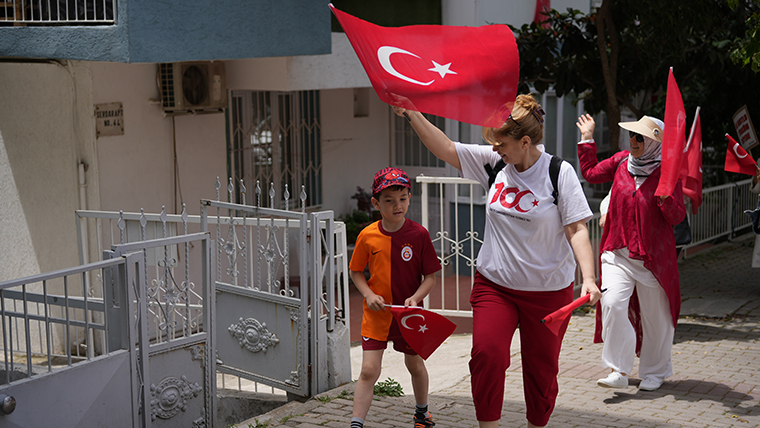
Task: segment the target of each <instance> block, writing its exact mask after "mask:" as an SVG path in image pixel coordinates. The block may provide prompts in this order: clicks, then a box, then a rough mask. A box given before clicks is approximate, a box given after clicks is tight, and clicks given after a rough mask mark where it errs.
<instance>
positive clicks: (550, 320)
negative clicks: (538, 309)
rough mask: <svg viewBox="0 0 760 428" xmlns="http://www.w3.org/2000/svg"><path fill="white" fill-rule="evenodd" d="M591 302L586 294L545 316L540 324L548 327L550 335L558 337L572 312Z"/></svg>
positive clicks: (589, 295)
mask: <svg viewBox="0 0 760 428" xmlns="http://www.w3.org/2000/svg"><path fill="white" fill-rule="evenodd" d="M589 300H591V294H586V295H585V296H583V297H579V298H577V299H575V300H573V301H572V302H570V303H568V304H567V305H565V306H563V307H561V308H559V309H557V310H556V311H554V312H552V313H550V314H549V315H547V316H545V317H544V319H542V320H541V322H542V323H543V324H544V325H546V326H547V327H549V330H551V331H552V333H554V334H557V335H559V329H560V327H562V324H563V323H564V321H565V320H566V319H567V318H568V317H569V316H570V315H571V314H572V313H573V310H575V309H578V308H580V307H581V306H583V305H584V304H586V303H588V302H589Z"/></svg>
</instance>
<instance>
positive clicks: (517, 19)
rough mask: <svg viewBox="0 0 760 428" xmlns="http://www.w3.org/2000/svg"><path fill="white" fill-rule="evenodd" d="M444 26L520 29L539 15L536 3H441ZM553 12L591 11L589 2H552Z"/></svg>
mask: <svg viewBox="0 0 760 428" xmlns="http://www.w3.org/2000/svg"><path fill="white" fill-rule="evenodd" d="M441 5H442V9H443V23H444V24H446V25H469V26H478V25H487V24H510V25H513V26H515V27H518V28H519V27H521V26H522V25H523V24H525V23H529V22H531V21H533V15H534V14H535V12H536V1H535V0H523V1H503V0H501V1H500V0H491V1H483V0H442V1H441ZM551 7H552V9H556V10H558V11H559V12H566V11H567V8H573V9H578V10H580V11H581V12H584V13H588V12H589V11H590V10H591V2H590V1H589V0H551Z"/></svg>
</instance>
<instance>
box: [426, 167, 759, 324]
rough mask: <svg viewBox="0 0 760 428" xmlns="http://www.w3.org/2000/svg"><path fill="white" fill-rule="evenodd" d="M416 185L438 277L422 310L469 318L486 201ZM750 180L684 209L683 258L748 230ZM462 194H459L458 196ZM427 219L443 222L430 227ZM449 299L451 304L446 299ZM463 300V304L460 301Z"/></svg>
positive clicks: (596, 229) (593, 225)
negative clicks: (687, 237) (687, 234)
mask: <svg viewBox="0 0 760 428" xmlns="http://www.w3.org/2000/svg"><path fill="white" fill-rule="evenodd" d="M416 181H417V182H418V183H420V184H421V185H422V197H421V203H422V208H421V210H422V225H423V226H424V227H425V228H427V229H428V231H429V232H430V235H431V238H432V240H433V244H434V246H435V248H436V250H437V252H438V256H439V259H440V263H441V268H442V269H441V271H440V272H439V273H438V285H439V286H440V290H439V291H435V290H434V292H433V293H431V296H433V297H431V296H428V297H427V298H426V299H425V307H428V308H433V309H435V310H436V311H439V312H441V313H442V314H444V315H450V316H472V312H471V311H470V310H469V307H465V306H467V305H466V303H464V304H463V303H462V302H466V301H467V298H469V292H470V290H471V289H472V283H473V277H474V274H475V269H476V266H477V252H478V250H479V249H480V246H481V245H482V243H483V230H484V228H485V198H484V197H482V196H476V197H475V198H473V197H472V196H470V197H463V196H461V195H479V193H478V192H473V191H472V189H473V186H480V184H479V183H478V182H477V181H473V180H468V179H464V178H458V177H430V176H424V175H421V176H418V177H417V178H416ZM751 182H752V180H751V179H747V180H742V181H738V182H736V183H732V184H725V185H722V186H716V187H711V188H708V189H704V190H703V192H702V195H703V196H702V198H703V202H702V205H701V206H700V207H699V210H698V212H697V214H692V213H691V211H690V210H689V209H688V207H687V211H688V216H689V223H690V225H691V235H692V242H691V243H690V244H688V245H685V246H684V247H683V249H684V257H686V256H688V253H689V252H688V250H689V249H691V248H694V247H698V246H701V245H704V244H707V243H710V242H713V241H715V240H718V239H722V238H727V239H732V238H733V237H734V236H735V235H736V234H737V233H738V232H741V231H742V230H745V229H748V228H749V227H750V226H751V220H750V218H749V216H747V215H745V214H744V211H745V210H751V209H754V208H755V207H756V206H757V203H758V199H757V198H758V197H757V195H755V194H753V193H751V192H750V191H749V189H750V186H751ZM432 189H435V191H436V194H437V195H446V194H447V195H456V196H452V197H451V198H449V200H450V201H451V202H449V203H448V205H449V206H445V205H444V204H442V203H441V202H440V201H445V200H447V198H445V197H435V198H432V197H430V196H429V195H430V194H431V190H432ZM462 190H464V191H462ZM432 217H438V218H441V219H442V221H440V222H436V223H435V224H431V222H430V221H429V219H430V218H432ZM599 217H600V215H599V213H596V214H595V215H594V216H593V218H592V219H591V220H590V221H589V222H588V223H587V227H588V231H589V238H590V240H591V246H592V249H593V251H594V254H599V250H600V245H601V239H602V228H601V227H600V226H599ZM594 267H595V273H596V277H597V278H599V260H598V257H594ZM580 279H581V275H580V269H576V274H575V284H576V287H580V285H579V284H580ZM452 293H453V294H454V296H453V298H452V296H450V295H447V294H452ZM462 296H466V297H467V298H464V299H463V298H462Z"/></svg>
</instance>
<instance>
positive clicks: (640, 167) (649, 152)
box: [628, 117, 665, 177]
mask: <svg viewBox="0 0 760 428" xmlns="http://www.w3.org/2000/svg"><path fill="white" fill-rule="evenodd" d="M650 119H652V120H653V121H654V122H655V123H657V126H659V127H660V129H663V130H664V129H665V124H664V123H663V122H662V121H661V120H660V119H656V118H654V117H651V118H650ZM661 154H662V143H661V142H659V141H655V140H653V139H651V138H649V137H644V153H642V154H641V156H639V157H637V158H635V157H633V155H631V154H629V155H628V172H629V173H631V175H633V176H634V177H649V174H651V173H652V172H653V171H654V170H655V169H657V168H658V167H659V166H660V158H661Z"/></svg>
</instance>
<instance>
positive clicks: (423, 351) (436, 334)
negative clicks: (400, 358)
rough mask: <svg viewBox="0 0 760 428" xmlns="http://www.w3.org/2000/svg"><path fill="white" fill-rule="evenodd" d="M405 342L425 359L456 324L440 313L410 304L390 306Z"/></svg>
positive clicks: (452, 330)
mask: <svg viewBox="0 0 760 428" xmlns="http://www.w3.org/2000/svg"><path fill="white" fill-rule="evenodd" d="M390 308H391V313H393V317H394V318H395V319H396V322H397V323H398V327H399V330H401V335H402V336H404V340H406V343H407V344H408V345H409V346H410V347H411V348H412V349H413V350H414V352H416V353H418V354H419V355H420V357H422V358H423V359H425V360H427V359H428V357H429V356H430V355H432V354H433V351H435V350H436V349H438V347H439V346H441V343H443V341H444V340H446V338H448V337H449V336H451V333H453V332H454V330H455V329H456V328H457V326H456V325H455V324H454V323H453V322H451V321H449V320H448V319H446V317H444V316H443V315H441V314H437V313H435V312H431V311H428V310H426V309H423V308H420V307H415V306H410V307H404V306H400V305H393V306H391V307H390Z"/></svg>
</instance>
